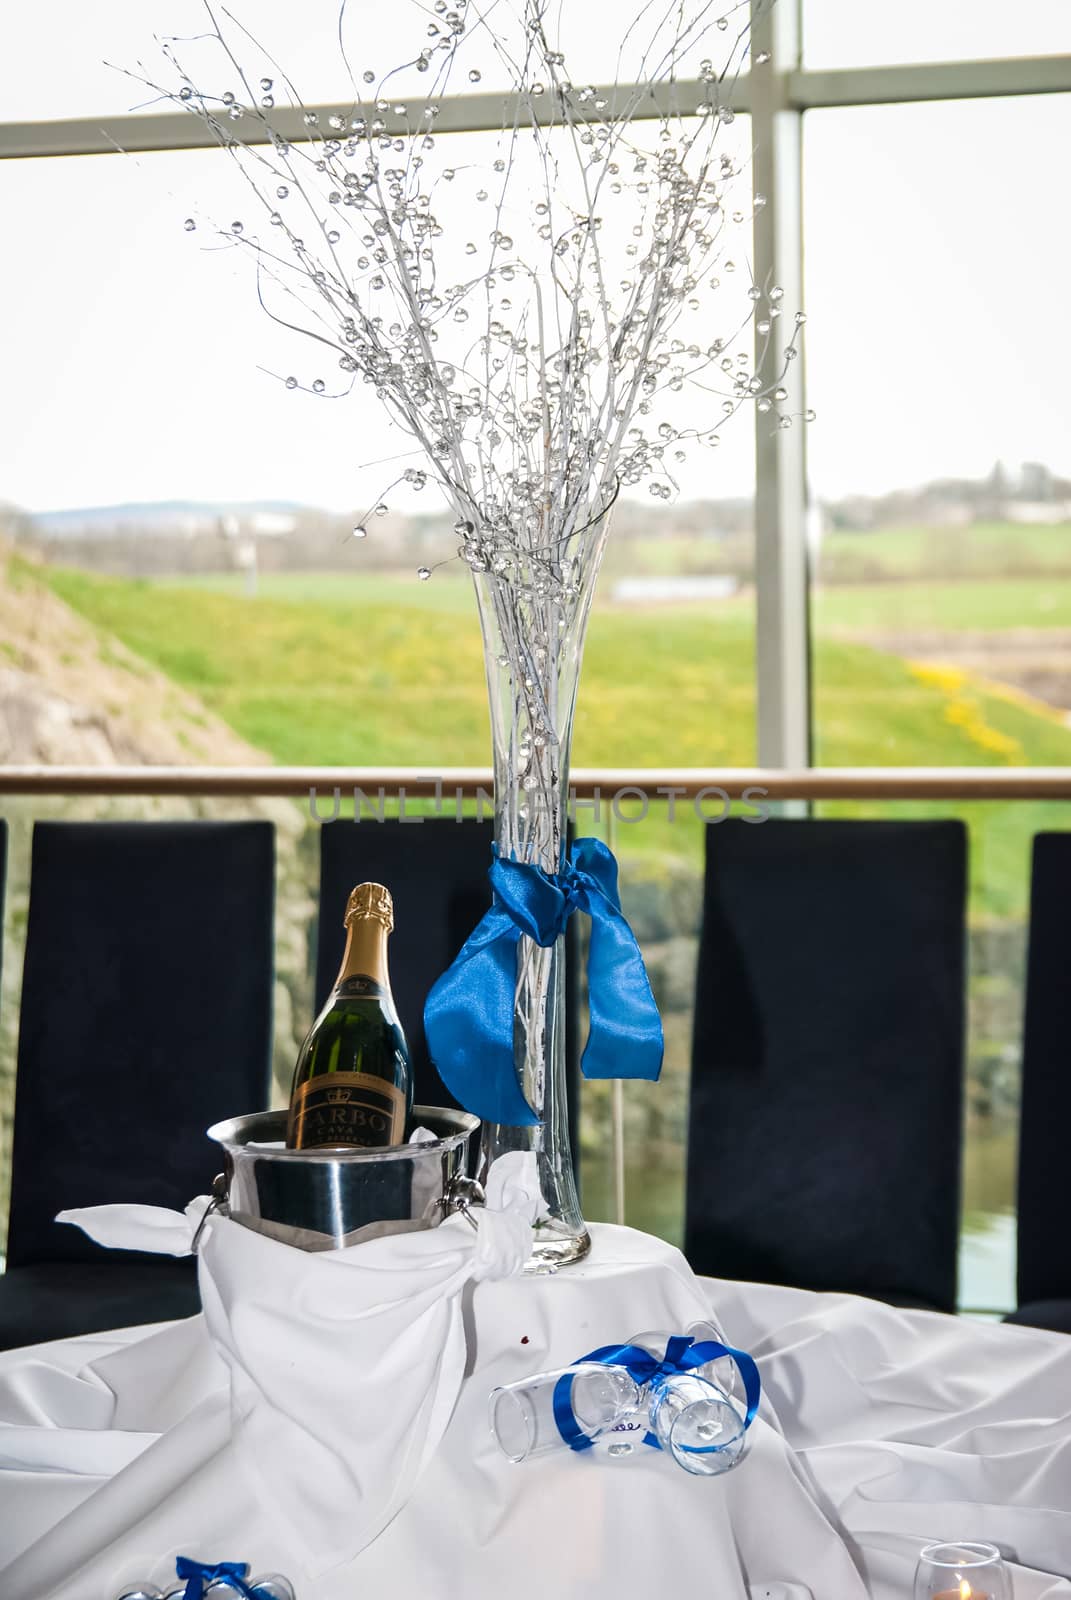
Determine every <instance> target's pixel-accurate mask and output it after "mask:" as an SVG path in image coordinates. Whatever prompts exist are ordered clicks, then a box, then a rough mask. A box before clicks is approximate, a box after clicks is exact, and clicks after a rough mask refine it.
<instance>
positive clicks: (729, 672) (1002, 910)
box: [38, 568, 1071, 917]
mask: <svg viewBox="0 0 1071 1600" xmlns="http://www.w3.org/2000/svg"><path fill="white" fill-rule="evenodd" d="M38 572H39V576H40V577H41V578H43V579H44V581H46V582H47V583H49V584H50V585H51V586H52V587H53V588H54V589H55V591H56V592H57V593H58V594H59V595H61V596H62V597H63V598H64V599H65V600H66V601H68V603H69V604H71V605H72V606H73V607H74V608H75V609H76V610H77V611H79V612H80V613H81V614H82V615H83V616H85V617H87V618H88V619H89V620H90V621H91V622H92V623H94V624H95V625H96V626H97V627H98V628H100V629H101V630H104V631H105V632H107V633H110V634H115V635H117V636H118V637H119V638H120V639H121V640H122V641H123V642H124V643H125V644H126V645H128V646H129V647H130V648H131V649H133V650H135V651H137V652H138V653H139V654H140V655H142V656H144V657H145V658H146V659H148V660H150V661H152V662H153V663H154V664H155V665H157V666H159V667H160V668H161V669H162V670H163V671H165V672H166V673H168V674H169V675H170V676H171V677H173V678H174V679H175V680H176V681H177V682H179V683H181V684H182V685H184V686H185V687H187V688H189V689H191V690H192V691H194V692H195V693H196V694H198V695H199V696H200V697H201V698H202V699H203V700H204V701H205V703H206V704H207V705H208V706H209V707H211V708H212V709H213V710H214V711H216V712H217V713H218V714H219V715H220V716H222V717H223V718H224V719H225V720H226V721H227V722H229V723H230V724H231V725H232V726H233V727H234V728H235V729H236V731H237V732H238V733H240V734H241V735H242V736H243V737H244V738H246V739H248V740H249V741H250V742H251V743H253V744H255V745H257V746H259V747H260V748H262V749H264V750H265V751H266V752H268V753H269V754H270V755H271V756H272V757H273V758H274V759H275V760H276V761H278V762H280V763H285V764H302V763H315V764H320V763H324V764H335V763H338V764H343V765H350V764H352V765H379V764H398V765H414V766H423V767H425V768H429V767H434V766H436V765H443V766H453V765H463V764H469V763H472V764H478V765H483V764H486V763H487V761H488V759H489V748H488V731H487V710H486V704H485V695H484V686H483V668H482V647H481V642H480V635H479V628H478V624H477V620H476V614H475V606H474V603H473V600H472V596H471V592H470V589H469V586H468V582H467V580H465V579H463V578H462V577H461V576H455V575H454V574H452V573H450V572H446V573H443V574H437V575H436V577H435V578H434V579H433V580H432V581H431V582H430V583H426V584H420V583H418V582H417V581H416V579H415V577H414V578H408V577H383V576H380V575H369V576H361V575H356V574H340V575H334V574H298V575H290V574H283V575H278V576H275V577H270V578H268V579H266V580H265V581H263V583H262V586H261V592H260V595H259V596H258V597H257V598H256V599H247V598H246V597H245V596H244V595H243V594H242V593H241V590H240V583H241V580H240V578H239V579H235V580H230V579H226V578H225V579H222V580H220V579H215V580H211V581H208V580H206V581H203V582H194V583H190V582H181V583H180V582H167V583H150V582H146V581H134V580H127V579H120V578H102V577H97V576H90V575H88V574H86V573H84V572H78V571H74V570H69V569H59V568H45V569H38ZM1019 582H1021V583H1023V584H1025V585H1026V589H1027V590H1029V589H1030V587H1031V585H1032V587H1033V592H1034V597H1035V600H1037V598H1038V596H1039V595H1040V596H1041V597H1042V598H1044V597H1045V596H1048V595H1049V594H1051V593H1052V592H1053V586H1052V585H1051V584H1050V583H1047V582H1041V583H1039V581H1038V580H1036V579H1035V580H1019ZM887 587H888V588H890V589H893V588H896V589H897V590H898V591H899V592H900V594H901V595H902V596H903V595H904V592H905V591H906V589H907V588H911V589H912V591H913V594H914V601H915V604H916V606H917V608H918V610H916V612H915V613H914V616H913V620H914V622H915V625H916V626H924V625H925V623H924V622H923V621H922V617H921V616H920V612H921V613H923V614H928V615H933V616H934V617H937V616H938V615H939V616H940V621H941V625H942V626H945V627H948V626H954V625H955V624H954V623H953V622H952V621H951V618H952V616H954V615H958V614H959V612H960V610H963V611H964V612H966V611H969V612H970V615H971V619H972V625H974V626H977V625H978V624H977V622H976V621H975V620H974V619H976V618H977V616H978V610H979V608H978V606H977V605H975V607H974V608H973V610H972V609H971V607H970V606H969V605H968V604H967V602H966V599H965V597H964V596H963V595H962V594H961V591H962V590H963V589H966V588H971V589H976V588H984V589H986V590H989V589H992V591H993V595H992V602H991V610H990V613H989V614H990V615H991V616H994V615H1000V616H1002V617H1005V618H1006V619H1008V620H1006V621H1005V622H1004V624H1003V625H1004V626H1012V625H1014V624H1013V621H1012V620H1011V619H1012V618H1013V616H1014V615H1015V613H1016V610H1017V607H1018V606H1019V604H1020V601H1022V603H1023V604H1024V605H1025V602H1026V599H1027V598H1028V596H1027V592H1026V591H1024V593H1023V595H1021V596H1012V595H1011V594H1010V590H1011V589H1012V587H1013V586H1012V585H1010V584H998V583H993V584H981V585H979V584H963V585H959V584H949V585H946V586H942V585H930V586H927V585H922V584H919V585H896V586H893V585H889V586H887ZM1064 587H1066V589H1067V591H1068V592H1067V593H1066V594H1065V596H1064V599H1063V601H1062V602H1061V603H1062V604H1065V605H1067V606H1068V607H1069V609H1071V583H1068V584H1067V585H1066V586H1064ZM945 589H947V591H948V593H947V594H945V593H944V592H943V591H944V590H945ZM884 593H885V590H884V588H883V587H881V586H875V587H874V588H870V589H867V590H866V591H865V592H861V593H858V592H854V591H848V590H845V591H840V592H838V591H833V592H832V593H831V594H829V595H827V596H826V597H824V598H823V600H822V606H823V608H825V607H827V606H829V605H830V604H832V608H833V611H834V614H835V617H836V622H837V625H838V626H840V627H846V628H847V627H851V626H865V625H867V623H868V622H870V618H871V613H870V611H869V610H868V609H867V608H870V607H873V606H878V607H880V606H881V605H882V604H884V603H885V601H884ZM853 607H854V611H853ZM927 608H929V610H928V612H927ZM820 615H821V616H825V617H827V618H828V620H830V621H832V620H833V619H832V617H829V613H828V611H827V610H825V609H823V611H822V612H821V613H820ZM990 625H993V624H990ZM815 671H816V682H817V685H818V694H817V704H818V713H819V714H818V724H819V749H818V757H819V760H820V763H821V764H822V765H826V766H866V765H874V766H883V765H888V766H916V765H918V766H930V765H944V766H947V765H952V766H960V765H962V766H989V765H998V766H999V765H1009V766H1014V765H1031V766H1036V765H1043V766H1047V765H1062V764H1066V763H1068V762H1069V761H1071V731H1069V730H1068V729H1067V728H1066V727H1064V726H1063V723H1062V720H1061V718H1060V716H1059V715H1058V714H1057V713H1055V712H1053V711H1050V710H1048V709H1047V708H1045V707H1043V706H1041V705H1039V704H1037V703H1034V702H1030V701H1028V700H1027V699H1025V697H1023V696H1017V695H1015V694H1013V693H1008V692H1004V691H1001V690H1000V689H999V687H996V686H992V685H988V684H986V683H983V682H980V681H977V680H974V679H972V678H970V677H968V676H966V675H964V674H962V673H956V672H951V673H950V672H947V671H940V670H938V671H932V670H927V669H925V668H919V667H917V666H913V665H912V664H911V663H910V662H908V661H904V660H902V659H900V658H898V657H897V656H895V655H892V654H886V653H883V652H880V651H877V650H873V649H870V648H868V647H867V646H865V645H862V644H858V643H853V642H845V641H841V640H838V639H835V638H828V637H827V638H824V639H823V638H822V637H821V636H820V637H819V640H818V643H817V646H816V667H815ZM754 725H755V697H754V629H753V621H752V604H751V600H750V597H749V596H746V595H744V596H741V597H739V598H738V599H735V600H733V601H730V602H728V603H725V604H721V605H710V606H701V607H700V606H681V607H659V608H654V607H652V608H636V607H631V606H630V607H622V606H617V607H615V606H612V605H608V604H604V605H602V606H601V607H598V606H597V607H596V610H595V613H594V615H593V618H592V623H591V630H590V637H589V642H588V649H587V655H586V659H585V666H584V674H583V679H582V683H581V690H580V703H579V711H578V719H577V731H576V745H575V750H574V762H575V764H577V765H579V766H631V767H636V766H658V767H692V766H719V765H724V766H748V765H752V764H753V763H754V760H755V744H754ZM826 809H827V811H829V810H832V809H835V810H836V811H837V812H838V814H842V815H872V814H874V812H875V808H874V807H873V806H863V805H838V806H837V807H836V808H831V807H827V808H826ZM895 814H897V815H900V816H916V815H928V816H934V815H963V816H966V817H967V818H968V819H969V820H970V822H971V824H972V830H973V852H972V856H973V860H972V872H973V880H974V890H975V902H974V905H975V913H976V915H982V916H983V917H984V916H995V917H1001V916H1008V915H1011V916H1017V915H1020V914H1021V912H1022V910H1023V907H1024V904H1025V897H1026V884H1027V862H1028V853H1029V841H1030V838H1031V836H1032V834H1033V833H1034V832H1036V831H1037V830H1038V829H1040V828H1043V827H1052V826H1059V825H1061V824H1062V823H1063V822H1064V818H1065V810H1064V808H1063V807H1060V806H1059V805H1054V804H1042V803H1037V804H1034V803H1021V804H1015V805H996V804H976V805H974V806H970V807H963V806H956V805H953V804H949V805H934V804H927V805H913V806H908V805H904V806H900V807H898V808H896V813H895ZM626 839H627V845H628V847H629V848H630V849H632V850H643V849H654V850H658V851H662V850H666V849H669V850H671V851H673V852H675V853H676V852H682V853H687V854H692V855H694V854H695V852H696V851H697V850H698V849H699V848H700V840H699V831H698V830H697V829H695V828H677V829H676V830H674V831H673V832H672V833H670V832H669V831H668V830H667V827H666V825H665V824H664V822H663V823H659V822H657V821H655V820H654V816H653V814H652V820H651V821H650V822H649V823H648V824H646V825H644V826H639V827H634V828H631V829H629V830H628V833H627V835H626V836H624V837H623V838H622V840H621V842H622V843H625V842H626Z"/></svg>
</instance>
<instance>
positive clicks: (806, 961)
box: [685, 820, 967, 1310]
mask: <svg viewBox="0 0 1071 1600" xmlns="http://www.w3.org/2000/svg"><path fill="white" fill-rule="evenodd" d="M966 866H967V847H966V834H965V830H964V828H963V827H962V825H961V824H960V823H958V822H869V821H858V822H856V821H850V822H849V821H833V820H800V821H796V820H773V821H769V822H765V823H763V824H761V825H758V824H754V823H748V822H744V821H742V820H740V821H737V820H731V821H728V822H725V823H721V824H719V825H713V826H708V828H707V859H706V881H705V897H704V917H703V932H702V938H701V941H700V952H699V964H698V975H697V984H696V1010H695V1033H694V1043H693V1054H692V1085H691V1108H690V1118H689V1139H688V1177H687V1219H686V1230H685V1253H686V1254H687V1256H688V1258H689V1260H690V1261H691V1263H692V1266H693V1267H694V1268H695V1270H696V1271H697V1272H702V1273H709V1274H711V1275H713V1276H717V1277H730V1278H745V1279H753V1280H757V1281H762V1282H776V1283H786V1284H794V1285H798V1286H801V1287H807V1288H814V1289H837V1290H844V1291H849V1292H854V1293H861V1294H874V1295H878V1296H881V1295H887V1296H888V1297H889V1298H891V1299H898V1298H902V1299H904V1300H907V1301H915V1302H918V1303H922V1304H929V1305H933V1306H936V1307H940V1308H944V1309H949V1310H951V1309H953V1308H954V1306H955V1298H956V1253H957V1235H958V1219H959V1180H960V1144H961V1131H960V1119H961V1106H962V1092H963V1091H962V1077H963V1043H964V955H965V925H964V916H965V900H966Z"/></svg>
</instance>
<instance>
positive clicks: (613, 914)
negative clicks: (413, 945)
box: [424, 839, 663, 1127]
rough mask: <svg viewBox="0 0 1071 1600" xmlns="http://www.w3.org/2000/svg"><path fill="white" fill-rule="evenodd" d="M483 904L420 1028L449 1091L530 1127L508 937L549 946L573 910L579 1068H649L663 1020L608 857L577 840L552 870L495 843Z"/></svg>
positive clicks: (602, 1072)
mask: <svg viewBox="0 0 1071 1600" xmlns="http://www.w3.org/2000/svg"><path fill="white" fill-rule="evenodd" d="M489 876H490V879H491V887H492V889H493V890H494V903H493V905H492V906H491V909H490V911H488V912H487V913H486V914H485V915H484V916H483V917H482V918H481V920H480V922H479V923H478V924H477V926H476V928H475V930H474V931H473V932H472V933H471V934H470V936H469V937H468V939H466V941H465V943H464V945H463V946H462V948H461V950H460V952H459V953H458V955H457V957H456V959H455V960H454V962H453V964H452V965H451V966H450V967H449V968H448V969H447V971H446V972H444V973H443V975H442V977H441V978H440V979H439V980H438V982H437V983H436V984H435V986H434V988H433V989H432V991H431V993H430V994H429V995H428V998H427V1003H426V1005H425V1007H424V1033H425V1036H426V1038H427V1041H428V1050H429V1052H430V1054H431V1059H432V1061H433V1062H434V1063H435V1066H436V1068H437V1069H438V1072H439V1075H440V1077H441V1078H442V1080H443V1082H444V1083H445V1084H446V1086H447V1088H448V1089H449V1090H450V1092H451V1094H452V1095H453V1096H454V1098H455V1099H456V1100H458V1101H460V1103H461V1104H462V1105H463V1106H464V1107H465V1109H466V1110H468V1111H471V1112H473V1113H474V1114H475V1115H476V1116H478V1117H482V1118H483V1120H484V1121H485V1122H502V1123H506V1124H508V1125H510V1126H521V1127H531V1126H533V1125H534V1124H536V1123H538V1121H539V1118H538V1117H537V1116H536V1114H535V1112H534V1111H533V1110H532V1108H531V1106H530V1105H529V1104H528V1101H527V1100H526V1099H525V1098H524V1095H523V1094H522V1093H521V1089H520V1085H519V1084H518V1082H517V1070H516V1066H515V1064H514V1054H513V1010H514V998H515V992H516V987H517V943H518V940H519V939H520V938H521V935H522V934H527V936H528V937H529V938H530V939H534V940H535V942H536V944H538V945H540V946H542V947H543V948H544V949H549V948H550V947H551V946H552V945H553V944H554V942H555V940H556V939H557V938H558V936H559V934H561V933H563V932H564V930H565V925H566V923H567V922H568V921H569V918H570V917H571V916H572V915H573V912H574V911H583V912H586V913H587V915H588V916H589V917H590V918H591V943H590V946H589V949H588V1007H589V1012H590V1018H591V1025H590V1030H589V1033H588V1042H587V1044H586V1045H585V1047H584V1054H583V1056H582V1058H581V1062H580V1067H581V1070H582V1072H583V1074H584V1076H585V1077H586V1078H652V1079H653V1078H657V1077H658V1074H659V1073H660V1071H661V1070H662V1052H663V1039H662V1022H661V1019H660V1017H659V1015H658V1007H657V1006H656V1005H655V1000H654V995H653V994H652V993H651V985H650V982H649V981H648V978H647V969H646V968H645V967H644V964H643V957H642V956H641V954H640V947H639V945H638V944H637V943H636V936H635V934H634V933H633V931H632V929H631V928H630V927H629V925H628V923H627V922H626V921H625V918H624V917H623V915H622V914H621V900H620V897H619V895H618V892H617V862H616V861H615V859H614V857H613V854H612V853H611V852H610V851H609V850H608V849H607V848H606V846H605V845H604V844H603V843H602V842H601V840H599V839H578V840H577V841H576V843H575V844H574V845H573V848H572V851H571V852H570V857H569V860H568V861H567V862H566V863H565V865H564V866H563V868H562V870H561V872H557V873H549V872H544V871H543V869H542V868H541V867H536V866H533V865H531V864H530V863H528V862H524V861H508V860H506V859H505V858H503V857H502V856H500V855H499V854H498V852H497V850H496V851H495V859H494V861H493V863H492V865H491V868H490V872H489Z"/></svg>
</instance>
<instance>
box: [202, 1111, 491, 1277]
mask: <svg viewBox="0 0 1071 1600" xmlns="http://www.w3.org/2000/svg"><path fill="white" fill-rule="evenodd" d="M412 1125H413V1126H414V1127H417V1128H427V1130H428V1132H429V1133H432V1134H434V1135H435V1138H434V1140H433V1141H432V1140H429V1141H427V1142H425V1143H422V1144H403V1145H394V1146H392V1147H391V1148H389V1149H386V1150H346V1151H341V1152H340V1151H337V1150H336V1151H332V1152H330V1153H327V1152H324V1153H322V1154H321V1153H320V1152H317V1151H313V1150H287V1149H286V1148H285V1143H284V1141H285V1138H286V1112H285V1111H257V1112H254V1114H253V1115H252V1116H247V1117H231V1118H230V1120H229V1121H227V1122H217V1123H216V1125H215V1126H214V1127H212V1128H209V1130H208V1137H209V1138H210V1139H214V1140H215V1141H216V1143H217V1144H219V1145H222V1146H223V1151H224V1158H223V1160H224V1170H223V1172H222V1173H221V1174H220V1176H219V1177H218V1178H217V1179H216V1188H215V1199H216V1202H217V1205H218V1208H219V1210H220V1211H221V1212H222V1214H223V1215H224V1216H229V1217H232V1218H233V1219H234V1221H235V1222H240V1223H241V1224H242V1225H243V1227H246V1228H254V1229H255V1230H256V1231H257V1232H258V1233H266V1234H268V1235H269V1236H270V1237H271V1238H273V1239H281V1240H282V1241H283V1243H284V1244H292V1245H296V1246H297V1247H298V1249H300V1250H337V1249H339V1248H341V1247H342V1246H343V1245H350V1244H358V1243H359V1242H360V1241H361V1240H363V1239H381V1238H383V1237H384V1236H385V1235H387V1234H392V1233H411V1232H413V1231H414V1230H415V1229H418V1228H434V1227H436V1226H437V1225H438V1224H439V1223H440V1222H442V1220H443V1218H444V1217H447V1216H449V1215H450V1213H451V1212H452V1211H464V1210H466V1209H467V1207H468V1205H469V1204H470V1203H472V1202H475V1201H478V1200H479V1199H481V1198H482V1196H481V1194H480V1191H479V1185H478V1184H475V1183H473V1182H472V1180H471V1179H469V1178H467V1177H466V1175H465V1168H466V1158H467V1153H468V1143H469V1139H470V1137H471V1135H472V1134H473V1133H474V1132H475V1130H476V1129H477V1128H478V1127H479V1126H480V1123H479V1118H477V1117H473V1116H470V1115H469V1113H468V1112H467V1111H451V1110H449V1109H447V1108H446V1107H445V1106H414V1107H413V1117H412Z"/></svg>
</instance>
